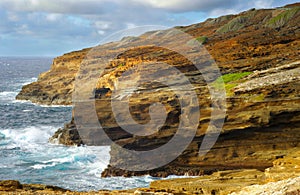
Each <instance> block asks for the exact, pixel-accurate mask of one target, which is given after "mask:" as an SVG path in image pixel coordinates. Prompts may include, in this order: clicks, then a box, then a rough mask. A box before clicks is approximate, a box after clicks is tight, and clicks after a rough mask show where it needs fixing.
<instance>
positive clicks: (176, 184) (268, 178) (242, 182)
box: [0, 149, 300, 195]
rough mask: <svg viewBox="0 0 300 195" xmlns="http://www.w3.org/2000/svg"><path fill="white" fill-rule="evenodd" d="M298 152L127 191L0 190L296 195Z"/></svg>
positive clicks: (6, 189)
mask: <svg viewBox="0 0 300 195" xmlns="http://www.w3.org/2000/svg"><path fill="white" fill-rule="evenodd" d="M299 163H300V151H299V150H297V149H294V150H292V151H290V153H289V155H287V156H286V157H282V158H279V159H277V160H275V161H274V162H273V166H272V167H269V168H267V169H266V170H265V171H259V170H257V169H239V170H229V171H218V172H215V173H213V174H211V175H204V176H201V177H194V178H181V179H168V180H159V181H154V182H151V184H150V186H149V188H138V189H130V190H113V191H109V190H100V191H94V192H73V191H69V190H66V189H62V188H59V187H54V186H46V185H40V184H20V182H18V181H0V193H8V194H29V193H34V194H102V195H104V194H105V195H110V194H112V195H113V194H124V195H127V194H128V195H132V194H134V195H140V194H144V195H173V194H206V195H210V194H220V195H223V194H224V195H225V194H232V195H233V194H235V195H236V194H261V193H265V194H270V195H271V194H274V193H280V194H286V195H292V194H299V192H300V188H299V186H300V167H299Z"/></svg>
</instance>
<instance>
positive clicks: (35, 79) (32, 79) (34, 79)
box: [22, 77, 37, 86]
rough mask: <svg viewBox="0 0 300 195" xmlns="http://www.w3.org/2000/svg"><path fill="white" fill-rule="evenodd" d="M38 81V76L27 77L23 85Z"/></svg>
mask: <svg viewBox="0 0 300 195" xmlns="http://www.w3.org/2000/svg"><path fill="white" fill-rule="evenodd" d="M36 81H37V78H36V77H32V78H30V79H26V80H25V81H24V83H22V86H24V85H28V84H30V83H32V82H36Z"/></svg>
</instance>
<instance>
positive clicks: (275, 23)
mask: <svg viewBox="0 0 300 195" xmlns="http://www.w3.org/2000/svg"><path fill="white" fill-rule="evenodd" d="M299 11H300V7H295V8H292V9H288V10H286V11H284V12H282V13H281V14H279V15H277V16H276V17H274V18H271V19H270V20H269V21H268V22H267V23H266V26H268V27H271V28H280V27H282V26H284V25H285V24H286V23H287V22H288V21H289V20H290V19H291V18H292V17H293V16H294V15H296V14H297V13H298V12H299Z"/></svg>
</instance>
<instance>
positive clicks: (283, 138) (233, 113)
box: [17, 6, 300, 177]
mask: <svg viewBox="0 0 300 195" xmlns="http://www.w3.org/2000/svg"><path fill="white" fill-rule="evenodd" d="M288 12H292V13H293V14H288ZM282 14H283V15H285V14H288V15H289V16H291V17H290V18H285V19H284V20H281V19H280V17H281V15H282ZM299 17H300V14H299V11H298V8H297V6H292V7H291V8H287V9H282V8H279V9H270V10H250V11H247V12H243V13H241V14H239V15H230V16H223V17H220V18H217V19H208V20H207V21H206V22H204V23H200V24H196V25H191V26H188V27H178V28H177V29H181V30H183V31H185V32H186V33H188V34H190V35H192V36H194V37H198V38H199V37H203V36H206V37H207V38H206V39H204V38H201V40H205V41H203V44H204V46H205V47H206V49H207V50H208V52H210V54H211V56H212V57H213V59H215V61H216V63H217V65H218V66H219V68H220V70H221V73H222V74H224V75H228V74H232V73H237V75H235V76H239V73H245V72H249V75H248V76H246V77H242V78H237V79H233V78H232V77H230V78H231V79H232V80H229V81H227V83H225V88H226V91H227V97H226V108H227V113H226V115H225V123H224V126H223V128H222V134H221V135H220V137H219V139H218V141H217V143H216V144H215V145H214V147H213V148H212V149H211V150H210V151H209V152H208V153H207V154H206V155H205V156H199V155H198V152H199V148H200V145H201V143H202V140H203V136H204V135H205V133H206V132H207V128H208V125H209V123H210V121H211V120H212V121H213V122H214V123H215V124H214V125H215V126H217V124H218V122H220V121H222V118H221V117H220V118H219V116H218V115H215V116H213V117H212V118H211V112H212V105H217V107H220V108H221V107H222V106H224V105H221V104H218V102H214V100H212V99H211V97H210V94H209V90H208V87H207V84H209V85H211V86H213V87H214V88H216V89H217V88H218V85H217V84H215V83H214V82H216V81H215V80H216V79H217V78H215V77H214V76H215V72H210V69H209V68H208V64H209V63H211V61H210V59H207V58H206V59H204V60H203V61H200V62H198V63H199V64H197V65H199V67H200V69H197V68H196V67H195V66H194V65H193V64H192V63H191V62H190V61H189V60H187V59H186V58H184V56H182V55H179V54H177V53H176V52H174V51H170V50H168V49H164V48H161V47H155V46H153V45H147V44H146V43H147V42H146V41H145V40H147V39H145V38H147V37H148V38H149V37H156V39H154V42H155V43H159V42H160V41H161V40H162V37H164V38H166V37H169V38H172V36H173V37H174V35H172V30H167V31H158V32H150V33H145V34H144V35H142V36H140V37H137V38H134V39H132V38H125V39H123V40H121V41H120V42H115V43H108V44H105V45H102V46H99V47H97V48H96V49H93V50H84V51H79V52H73V53H70V54H66V55H65V56H63V57H59V58H57V59H56V60H55V61H54V64H53V66H52V68H51V70H50V71H49V72H47V73H44V74H42V75H41V76H40V78H39V80H38V82H36V83H33V84H31V85H28V86H25V87H24V88H23V89H22V91H21V93H20V94H19V96H18V97H17V98H18V99H27V100H32V101H34V102H37V103H45V104H70V103H71V94H72V91H73V90H74V89H73V87H74V82H75V74H76V73H77V72H78V69H79V66H80V64H81V63H82V62H83V61H82V60H83V59H84V58H85V57H87V56H88V58H87V59H86V60H84V63H83V64H84V65H85V66H86V67H89V65H90V69H81V70H80V73H81V74H80V76H81V77H80V79H82V81H88V79H89V78H94V77H96V78H97V79H98V80H97V83H95V86H92V87H94V88H95V89H94V90H88V88H89V87H90V86H89V85H88V84H87V83H88V82H82V85H81V86H79V89H80V90H78V91H77V92H78V93H79V94H87V95H86V97H85V95H83V96H82V97H84V98H87V99H88V98H90V100H92V101H91V102H89V103H86V104H81V105H78V104H76V105H75V107H74V113H77V114H78V113H79V115H76V114H74V115H73V120H72V122H71V123H70V124H69V125H66V126H65V128H64V129H63V130H59V131H58V132H57V133H56V135H55V136H54V137H53V138H52V140H58V141H59V142H60V143H63V144H67V145H74V144H75V145H78V144H81V143H84V144H88V145H101V144H103V145H107V144H111V142H110V141H105V139H104V136H103V135H104V134H103V133H102V134H100V133H99V132H100V131H102V130H101V129H99V128H98V129H97V128H94V129H92V128H90V129H87V131H79V134H76V132H75V131H76V128H75V127H77V129H80V128H82V124H85V123H88V122H89V120H91V119H92V114H91V112H90V109H91V108H93V109H94V110H96V114H95V115H96V123H100V124H101V126H102V128H103V130H104V132H105V136H106V135H107V136H108V137H109V138H110V140H112V141H114V142H115V143H116V144H117V145H119V146H122V147H123V148H127V149H130V150H137V151H141V150H152V149H155V148H158V147H160V146H163V145H164V144H166V143H168V141H170V140H171V139H172V138H173V136H174V134H175V132H176V131H177V129H178V126H179V123H180V117H181V116H182V111H181V109H183V110H189V111H190V113H191V114H192V115H191V117H190V118H193V116H196V115H193V113H194V111H195V104H193V103H190V102H188V103H187V102H183V103H181V102H180V97H178V96H177V95H176V93H174V92H172V91H171V90H169V89H168V86H166V85H162V84H161V83H159V82H154V81H153V82H148V83H147V82H146V83H144V84H140V85H139V86H138V87H137V89H135V90H133V92H134V93H129V92H132V90H131V91H130V90H128V91H129V92H128V91H125V92H124V93H123V94H121V95H120V96H118V97H119V98H120V99H121V100H122V98H124V97H126V96H128V97H129V96H130V98H129V110H130V115H128V116H127V117H131V118H133V119H134V120H133V122H134V121H135V122H138V123H139V124H147V123H148V122H149V121H150V120H151V117H150V116H149V110H150V105H152V104H153V103H155V102H159V103H161V104H163V105H164V106H165V108H166V116H167V117H166V122H165V123H164V125H163V126H162V127H161V128H160V129H159V130H158V131H157V132H155V133H154V134H151V135H149V136H135V135H133V134H131V133H128V132H126V131H124V129H122V128H121V127H120V125H119V124H118V122H117V121H116V116H115V115H114V112H113V108H112V104H111V99H112V98H111V97H113V95H114V93H115V92H116V91H117V88H116V86H117V84H118V83H121V84H124V85H125V86H126V84H127V85H128V86H130V84H131V83H135V82H136V80H135V79H136V78H144V79H146V78H147V77H148V76H151V75H153V74H155V73H153V72H151V71H152V69H148V70H147V69H145V70H144V71H140V72H139V71H138V69H139V68H140V67H141V65H140V64H141V63H143V64H145V65H146V66H148V67H151V66H152V65H157V63H156V64H155V63H153V62H159V63H166V64H169V65H170V66H171V67H173V68H175V69H177V70H179V71H180V72H181V73H183V74H184V75H185V77H187V78H188V80H189V82H190V83H191V84H192V85H193V88H192V90H193V91H194V92H195V93H196V94H197V98H198V103H199V106H200V113H201V115H200V118H199V123H200V124H199V126H198V128H197V132H196V135H195V137H194V139H193V141H192V142H191V144H190V145H189V146H188V147H187V149H185V150H184V152H183V153H182V154H181V155H180V156H179V157H178V158H176V159H174V160H173V161H172V162H171V163H169V164H168V165H166V166H163V167H161V168H158V169H154V170H150V171H139V172H134V171H126V170H122V169H119V168H116V167H122V166H126V165H127V164H128V163H134V162H135V161H136V159H135V158H134V157H132V158H130V157H129V158H126V159H124V158H122V155H124V153H123V152H122V150H120V149H118V147H112V150H111V162H110V166H109V167H108V168H107V169H106V170H105V171H104V172H103V176H121V175H124V176H132V175H143V174H150V175H153V176H163V177H164V176H167V175H170V174H178V175H183V174H189V175H203V174H208V173H212V172H215V171H218V170H228V169H242V168H243V169H245V168H246V169H249V168H255V169H259V170H264V169H265V168H267V167H270V166H272V163H273V161H274V160H276V158H279V157H280V156H284V155H286V154H287V153H288V152H289V150H290V149H295V148H298V149H299V147H300V146H299V142H300V98H299V91H300V86H299V82H300V71H299V67H300V62H299V60H300V59H299V46H300V41H299V37H300V28H299V23H298V21H299ZM272 22H274V23H272ZM180 41H181V42H180ZM172 44H173V45H172ZM175 44H176V45H175ZM184 44H185V42H184V40H182V39H179V42H175V43H172V42H170V43H169V46H170V47H176V46H177V45H179V46H180V45H184ZM120 45H121V46H120ZM132 45H136V47H133V48H132V47H131V46H132ZM140 45H143V46H140ZM189 53H190V55H191V56H197V55H204V54H203V53H199V52H197V51H194V50H190V51H189ZM97 56H98V57H99V56H100V60H102V59H105V58H109V57H111V56H115V57H114V58H113V60H112V61H110V62H109V63H107V64H104V67H105V70H104V72H102V74H101V75H98V74H97V71H96V72H95V70H97V69H95V68H97V62H98V61H97V60H95V61H93V57H97ZM74 58H75V60H73V59H74ZM91 59H92V60H91ZM102 65H103V64H102ZM83 68H85V67H83ZM166 69H167V68H166ZM130 70H131V72H130ZM161 70H162V71H163V70H164V67H163V68H162V69H161ZM128 71H129V73H128ZM203 72H208V73H209V76H208V78H209V79H205V78H204V77H203V75H202V74H201V73H203ZM123 74H126V75H125V76H124V75H123ZM229 76H232V75H229ZM120 77H123V80H119V79H118V78H120ZM124 78H126V79H124ZM85 79H86V80H85ZM126 82H128V83H126ZM173 84H174V85H176V86H177V88H178V89H179V90H181V91H185V90H186V87H184V86H185V85H184V82H182V80H180V79H179V80H176V82H174V83H173ZM80 87H81V88H80ZM93 92H96V94H94V93H93ZM75 95H76V93H75ZM77 95H78V94H77ZM76 100H80V99H76ZM119 109H120V110H121V109H123V108H122V107H117V110H119ZM156 116H159V114H157V115H156ZM154 118H155V117H154ZM156 119H157V120H159V119H160V118H159V117H157V118H156ZM127 121H129V120H127ZM93 122H95V121H93ZM133 122H132V121H130V122H128V123H127V124H125V126H127V127H129V128H130V127H133V124H134V123H133ZM75 125H76V126H75ZM214 129H216V128H214V126H212V129H211V130H212V131H213V130H214ZM151 130H153V129H146V130H145V131H146V132H147V131H149V132H151ZM78 135H80V137H79V136H78ZM160 158H162V159H163V158H165V157H164V156H163V155H162V156H160Z"/></svg>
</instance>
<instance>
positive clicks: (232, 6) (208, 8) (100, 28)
mask: <svg viewBox="0 0 300 195" xmlns="http://www.w3.org/2000/svg"><path fill="white" fill-rule="evenodd" d="M295 2H297V1H293V0H269V1H268V0H247V1H246V0H0V56H51V57H52V56H53V57H54V56H59V55H62V54H63V53H67V52H70V51H74V50H79V49H82V48H86V47H91V46H95V45H98V44H99V43H100V42H101V40H103V39H105V38H106V37H109V36H110V35H112V34H114V33H116V32H118V31H120V30H124V29H131V28H135V27H139V26H147V25H152V28H154V29H156V28H157V29H159V28H165V27H173V26H182V25H189V24H194V23H199V22H202V21H204V20H205V19H207V18H212V17H218V16H221V15H225V14H236V13H239V12H241V11H245V10H248V9H250V8H257V9H259V8H272V7H279V6H283V5H286V4H291V3H295ZM144 29H148V28H144Z"/></svg>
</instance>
